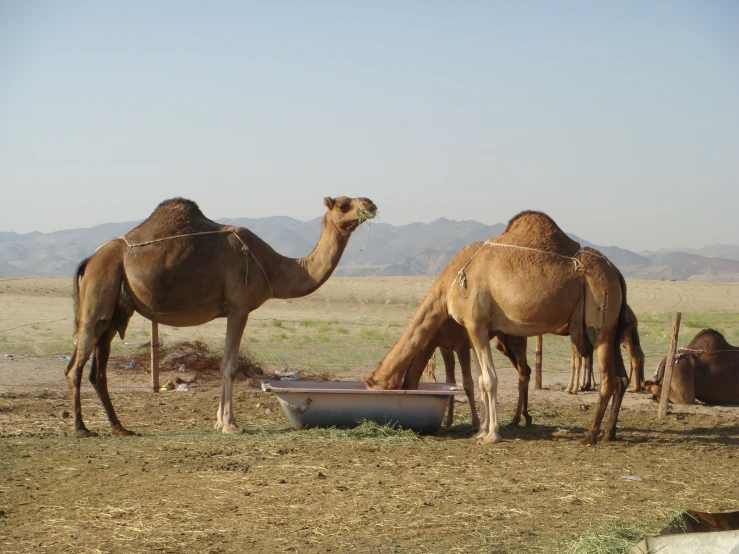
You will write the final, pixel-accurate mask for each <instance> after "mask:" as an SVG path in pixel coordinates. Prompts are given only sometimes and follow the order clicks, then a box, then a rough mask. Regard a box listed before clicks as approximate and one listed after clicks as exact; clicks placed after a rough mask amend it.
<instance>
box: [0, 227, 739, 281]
mask: <svg viewBox="0 0 739 554" xmlns="http://www.w3.org/2000/svg"><path fill="white" fill-rule="evenodd" d="M218 221H219V222H220V223H224V224H228V225H240V226H243V227H247V228H249V229H251V230H252V231H253V232H255V233H256V234H257V235H259V236H260V237H261V238H262V239H264V240H265V241H267V242H268V243H269V244H270V245H271V246H272V247H273V248H274V249H275V250H277V251H278V252H280V253H281V254H284V255H285V256H290V257H299V256H305V255H306V254H308V253H310V251H311V250H312V249H313V247H314V245H315V244H316V242H317V240H318V237H319V235H320V233H321V219H320V218H316V219H313V220H310V221H298V220H296V219H293V218H291V217H284V216H274V217H265V218H258V219H250V218H237V219H219V220H218ZM139 223H140V221H130V222H124V223H105V224H103V225H97V226H95V227H90V228H86V229H69V230H65V231H57V232H54V233H39V232H33V233H26V234H18V233H3V232H0V276H2V277H20V276H58V275H70V276H71V275H72V273H73V271H74V268H75V267H76V265H77V263H79V262H80V261H81V260H82V259H84V258H85V257H87V256H89V255H90V254H92V253H93V252H94V251H95V249H96V248H97V247H98V246H100V245H101V244H103V243H104V242H105V241H106V240H108V239H110V238H113V237H116V236H120V235H124V234H126V233H127V232H128V231H129V230H131V229H132V228H133V227H135V226H136V225H138V224H139ZM505 227H506V225H505V224H504V223H497V224H495V225H484V224H482V223H479V222H477V221H453V220H450V219H445V218H440V219H437V220H435V221H432V222H431V223H411V224H410V225H400V226H394V225H388V224H385V223H371V224H370V225H368V224H365V225H363V226H362V227H360V228H359V229H358V230H357V231H356V232H355V233H354V235H353V236H352V239H351V242H350V243H349V246H348V247H347V249H346V251H345V252H344V256H343V257H342V260H341V263H340V264H339V267H338V268H337V269H336V272H335V275H337V276H369V275H382V276H395V275H406V276H408V275H410V276H412V275H419V276H420V275H423V276H429V275H438V274H439V272H440V271H441V270H442V269H443V268H444V267H445V266H446V264H447V263H448V262H449V260H450V259H451V258H452V256H453V255H454V254H455V253H456V252H457V251H458V250H459V249H460V248H461V247H463V246H464V245H466V244H469V243H470V242H475V241H481V240H485V239H488V238H490V237H494V236H497V235H499V234H500V233H502V232H503V230H505ZM570 236H571V237H572V238H573V239H574V240H576V241H577V242H579V243H580V244H581V245H582V246H590V247H592V248H596V249H597V250H599V251H601V252H602V253H603V254H605V255H606V256H607V257H608V258H609V259H610V260H611V261H612V262H613V263H614V264H615V265H616V266H617V267H618V268H619V269H620V270H621V271H622V272H623V273H624V275H625V276H626V277H631V278H638V279H675V280H680V281H682V280H701V281H725V282H739V245H735V246H730V245H712V246H706V247H705V248H702V249H697V250H695V249H693V250H690V251H688V249H686V250H685V251H671V250H659V251H656V252H641V253H639V254H637V253H635V252H631V251H629V250H626V249H624V248H619V247H617V246H598V245H596V244H592V243H590V242H588V241H587V240H585V239H582V238H580V237H577V236H576V235H570Z"/></svg>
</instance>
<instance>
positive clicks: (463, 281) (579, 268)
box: [447, 239, 611, 326]
mask: <svg viewBox="0 0 739 554" xmlns="http://www.w3.org/2000/svg"><path fill="white" fill-rule="evenodd" d="M486 246H499V247H501V248H517V249H519V250H528V251H529V252H538V253H540V254H549V255H550V256H557V257H559V258H565V259H566V260H572V263H574V264H575V272H577V273H579V274H580V280H581V282H582V287H581V289H580V309H581V310H582V316H583V317H584V315H585V279H584V278H583V277H582V274H583V273H584V271H585V269H584V267H583V264H582V262H581V261H580V260H579V259H578V258H577V257H576V256H579V255H580V254H588V255H590V256H594V257H596V258H601V259H603V260H605V261H606V263H608V264H609V265H611V262H610V261H609V260H608V258H606V257H605V256H603V255H601V254H598V253H596V252H588V251H587V250H583V249H582V248H580V249H579V250H578V251H577V252H576V253H575V256H565V255H564V254H558V253H557V252H551V251H549V250H540V249H539V248H531V247H529V246H517V245H514V244H502V243H497V242H490V239H488V240H486V241H485V242H484V243H482V246H480V248H478V249H477V250H476V251H475V253H474V254H472V256H470V259H469V260H467V263H466V264H464V265H463V266H462V269H460V270H459V271H458V272H457V276H456V277H455V278H454V281H452V285H451V287H449V292H448V293H447V304H448V303H449V296H451V294H452V290H453V289H454V283H456V282H457V281H459V286H460V287H462V288H463V289H466V288H467V274H466V273H465V269H467V266H468V265H470V263H471V262H472V260H473V259H474V258H475V256H477V254H478V253H479V252H480V250H482V249H483V248H485V247H486ZM605 312H606V310H605V305H604V306H603V309H602V310H601V314H600V317H601V326H602V325H603V324H604V321H605V315H606V314H605Z"/></svg>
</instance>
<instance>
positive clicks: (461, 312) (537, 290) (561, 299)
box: [449, 279, 583, 336]
mask: <svg viewBox="0 0 739 554" xmlns="http://www.w3.org/2000/svg"><path fill="white" fill-rule="evenodd" d="M491 281H492V282H491ZM491 281H489V282H488V287H487V288H481V290H479V291H477V290H470V291H469V292H468V294H467V295H466V296H465V294H464V291H460V292H459V293H457V294H452V295H450V298H449V312H450V314H451V315H452V317H454V319H456V320H457V321H458V322H459V323H462V324H464V321H469V322H472V321H477V322H479V323H485V324H486V325H487V326H488V328H490V329H492V330H495V331H502V332H504V333H506V334H509V335H514V336H534V335H541V334H547V333H554V332H556V331H558V330H560V329H562V328H563V327H564V326H565V325H568V324H569V323H570V319H571V317H572V314H573V313H574V312H575V310H576V309H577V308H578V304H579V302H580V301H581V297H582V291H583V288H582V287H583V285H582V282H581V281H580V280H579V279H571V280H564V281H556V280H555V281H550V282H547V281H546V280H538V281H534V282H530V283H525V282H522V280H515V279H512V280H511V281H509V282H501V281H500V280H497V281H496V280H491ZM455 286H458V285H455Z"/></svg>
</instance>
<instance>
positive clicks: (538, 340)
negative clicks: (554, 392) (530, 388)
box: [534, 335, 544, 390]
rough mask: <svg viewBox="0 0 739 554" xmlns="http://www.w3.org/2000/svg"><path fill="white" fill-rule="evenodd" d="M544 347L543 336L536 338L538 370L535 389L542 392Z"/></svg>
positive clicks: (536, 370) (535, 377)
mask: <svg viewBox="0 0 739 554" xmlns="http://www.w3.org/2000/svg"><path fill="white" fill-rule="evenodd" d="M543 346H544V339H543V338H542V336H541V335H537V336H536V369H535V370H534V371H535V376H534V389H535V390H541V350H542V347H543Z"/></svg>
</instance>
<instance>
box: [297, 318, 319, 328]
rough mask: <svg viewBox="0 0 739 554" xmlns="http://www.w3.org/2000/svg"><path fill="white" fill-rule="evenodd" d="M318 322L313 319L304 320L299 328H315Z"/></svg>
mask: <svg viewBox="0 0 739 554" xmlns="http://www.w3.org/2000/svg"><path fill="white" fill-rule="evenodd" d="M316 325H318V322H317V321H316V320H315V319H304V320H302V321H301V322H300V326H301V327H309V328H310V327H315V326H316Z"/></svg>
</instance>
